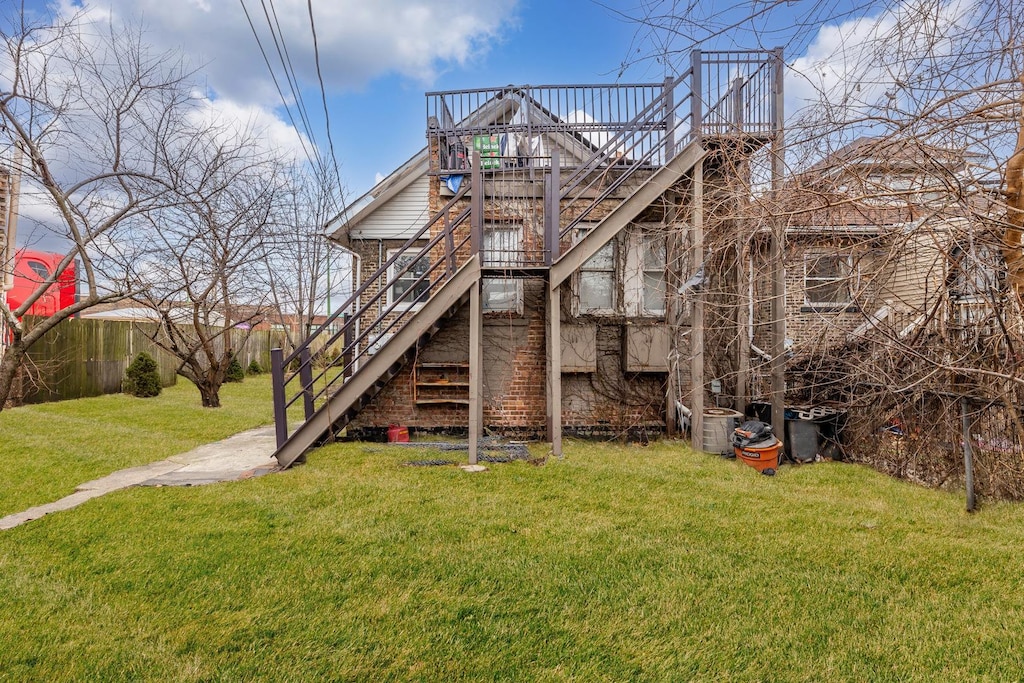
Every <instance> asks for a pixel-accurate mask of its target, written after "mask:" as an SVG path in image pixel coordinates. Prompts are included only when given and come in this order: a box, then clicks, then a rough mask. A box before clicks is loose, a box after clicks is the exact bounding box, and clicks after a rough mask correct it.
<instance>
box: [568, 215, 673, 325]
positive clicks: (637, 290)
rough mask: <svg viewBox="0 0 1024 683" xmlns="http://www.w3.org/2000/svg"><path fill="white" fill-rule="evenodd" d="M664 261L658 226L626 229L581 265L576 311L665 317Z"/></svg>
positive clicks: (664, 255) (663, 248) (662, 238)
mask: <svg viewBox="0 0 1024 683" xmlns="http://www.w3.org/2000/svg"><path fill="white" fill-rule="evenodd" d="M584 234H586V232H585V231H584V230H582V229H581V230H580V237H581V238H582V235H584ZM665 264H666V242H665V235H664V234H663V232H662V231H661V230H660V226H646V227H634V228H631V229H628V230H627V231H625V232H624V233H622V234H620V235H619V236H618V237H616V238H615V239H613V240H611V241H610V242H608V244H606V245H604V246H603V247H602V248H601V249H600V250H599V251H598V252H597V253H596V254H594V256H592V257H591V258H590V260H589V261H587V262H586V263H585V264H584V265H583V267H582V268H580V272H579V279H578V292H579V313H580V314H591V315H593V314H598V315H600V314H619V315H626V316H631V317H632V316H664V315H665V291H666V290H665ZM620 297H621V301H620V300H619V299H620Z"/></svg>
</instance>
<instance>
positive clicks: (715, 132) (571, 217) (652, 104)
mask: <svg viewBox="0 0 1024 683" xmlns="http://www.w3.org/2000/svg"><path fill="white" fill-rule="evenodd" d="M781 69H782V51H781V50H780V49H777V50H772V51H763V50H750V51H746V50H737V51H729V52H702V51H700V50H694V52H693V54H692V60H691V64H690V67H689V68H688V69H687V70H686V71H684V72H683V73H681V74H680V75H679V76H678V77H676V78H675V79H673V80H671V81H670V82H667V83H666V85H665V87H664V88H663V89H662V91H661V93H660V94H659V95H658V96H657V97H654V98H652V99H651V100H650V101H649V102H648V104H647V105H646V106H645V107H644V108H643V109H641V110H640V111H639V112H638V113H637V114H636V116H635V117H634V118H633V119H632V120H631V121H630V122H629V123H627V124H626V125H624V126H622V127H621V128H620V129H619V130H618V131H617V132H616V133H615V134H614V135H610V136H609V137H608V139H607V140H606V141H605V142H604V144H602V145H601V147H600V148H599V149H598V150H597V151H596V152H594V154H593V155H592V156H591V157H590V159H588V160H587V161H586V162H585V163H583V164H582V165H580V166H579V167H577V168H575V169H573V170H572V171H571V172H569V173H567V174H566V175H565V176H564V177H563V178H562V182H561V191H560V193H559V201H558V206H559V208H560V212H561V214H562V215H563V216H564V217H565V218H566V219H567V221H565V222H564V225H562V223H561V222H560V227H561V229H560V233H559V239H558V240H557V241H556V243H555V247H556V248H557V246H558V243H559V242H562V241H563V240H570V241H571V237H572V232H573V230H574V229H575V228H576V227H577V226H578V225H579V224H580V223H581V222H584V221H587V220H588V219H589V218H590V217H591V215H592V214H593V212H594V210H595V209H596V208H597V207H598V206H600V205H601V204H602V203H603V202H604V201H605V200H607V199H608V198H609V197H611V196H612V195H613V194H614V193H615V192H616V191H618V190H619V189H620V188H621V187H623V185H625V184H626V183H627V182H628V181H629V180H630V179H632V178H634V177H637V174H638V173H639V172H640V171H650V170H651V169H654V168H658V167H661V166H663V165H665V164H666V163H668V162H669V161H671V159H672V158H673V157H674V156H675V154H676V153H677V152H678V151H680V150H681V149H682V147H684V146H685V145H687V144H688V143H690V142H692V141H695V140H700V139H701V138H702V137H704V136H729V135H740V136H755V137H763V138H767V137H768V136H771V135H774V134H775V133H776V132H777V131H778V130H779V126H780V125H781V114H780V112H779V108H780V107H781V101H780V98H779V97H777V95H778V94H779V92H780V87H781V78H780V76H781V73H782V71H781ZM677 95H681V96H678V97H677ZM698 122H699V123H698Z"/></svg>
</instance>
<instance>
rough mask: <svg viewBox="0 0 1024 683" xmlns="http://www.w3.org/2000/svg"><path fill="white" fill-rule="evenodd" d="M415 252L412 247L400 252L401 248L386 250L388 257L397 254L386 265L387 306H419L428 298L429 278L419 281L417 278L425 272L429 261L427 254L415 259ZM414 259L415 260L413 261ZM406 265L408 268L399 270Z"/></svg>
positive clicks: (404, 307)
mask: <svg viewBox="0 0 1024 683" xmlns="http://www.w3.org/2000/svg"><path fill="white" fill-rule="evenodd" d="M400 252H401V253H400ZM417 253H418V252H417V251H413V250H412V249H409V250H407V251H405V252H402V250H401V249H389V250H388V259H390V258H391V257H392V256H394V255H395V254H399V256H398V258H396V259H395V262H394V263H392V264H391V265H390V266H389V267H388V282H389V283H390V285H389V286H388V305H389V306H395V307H396V308H399V309H401V310H406V309H410V308H419V307H420V306H422V305H423V302H425V301H426V300H427V298H429V294H430V278H429V277H424V278H423V279H422V280H420V281H419V282H417V280H419V278H420V276H422V275H425V274H426V272H427V270H428V269H429V267H430V261H429V259H428V257H427V256H423V257H421V258H419V259H416V254H417ZM414 259H416V260H415V261H414ZM410 264H411V265H410ZM406 266H409V268H408V270H406V271H405V272H404V273H403V272H401V271H402V269H403V268H405V267H406Z"/></svg>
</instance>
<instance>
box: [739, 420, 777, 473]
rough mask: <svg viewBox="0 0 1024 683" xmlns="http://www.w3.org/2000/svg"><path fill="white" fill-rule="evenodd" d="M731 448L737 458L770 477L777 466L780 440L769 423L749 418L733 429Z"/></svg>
mask: <svg viewBox="0 0 1024 683" xmlns="http://www.w3.org/2000/svg"><path fill="white" fill-rule="evenodd" d="M732 449H733V452H734V453H735V454H736V457H737V458H738V459H739V460H742V461H743V462H745V463H746V464H748V465H750V466H751V467H753V468H754V469H755V470H757V471H758V472H760V473H761V474H764V475H767V476H769V477H771V476H774V475H775V470H776V469H778V467H779V453H781V452H782V442H781V441H779V440H778V439H777V438H776V437H775V434H773V433H772V426H771V425H770V424H767V423H765V422H758V421H757V420H749V421H747V422H744V423H743V424H741V425H740V426H739V427H737V428H736V429H735V430H734V431H733V433H732Z"/></svg>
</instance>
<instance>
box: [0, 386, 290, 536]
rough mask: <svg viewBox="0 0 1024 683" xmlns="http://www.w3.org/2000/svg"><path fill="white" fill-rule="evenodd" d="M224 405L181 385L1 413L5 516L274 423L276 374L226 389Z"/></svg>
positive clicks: (1, 509)
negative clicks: (213, 405) (204, 400)
mask: <svg viewBox="0 0 1024 683" xmlns="http://www.w3.org/2000/svg"><path fill="white" fill-rule="evenodd" d="M221 400H222V403H223V406H222V407H221V408H217V409H212V410H211V409H208V408H203V407H202V406H201V405H200V403H199V392H198V391H197V390H196V388H195V387H194V386H193V385H192V384H191V383H190V382H187V381H185V380H179V381H178V383H177V385H175V386H173V387H167V388H165V389H164V390H163V393H161V394H160V396H158V397H156V398H146V399H142V398H135V397H134V396H128V395H125V394H114V395H111V396H100V397H97V398H90V399H84V400H79V401H60V402H57V403H44V404H39V405H29V406H23V407H20V408H10V409H7V410H4V411H2V412H0V435H2V438H0V482H2V485H0V517H2V516H4V515H7V514H10V513H12V512H18V511H20V510H23V509H25V508H28V507H31V506H33V505H40V504H42V503H49V502H52V501H54V500H57V499H58V498H61V497H63V496H66V495H68V494H70V493H72V492H74V490H75V486H77V485H78V484H81V483H83V482H86V481H89V480H91V479H96V478H97V477H102V476H104V475H107V474H110V473H111V472H113V471H115V470H119V469H123V468H125V467H132V466H134V465H141V464H144V463H149V462H154V461H156V460H162V459H164V458H167V457H169V456H172V455H175V454H177V453H182V452H184V451H188V450H190V449H192V448H195V447H196V446H198V445H200V444H204V443H209V442H211V441H218V440H220V439H223V438H226V437H228V436H231V435H232V434H235V433H237V432H240V431H244V430H246V429H252V428H253V427H258V426H260V425H265V424H269V423H270V422H272V420H273V418H272V412H273V411H272V407H271V404H270V378H269V376H266V375H264V376H260V377H249V378H246V380H245V381H244V382H241V383H234V384H225V385H224V387H223V389H222V390H221Z"/></svg>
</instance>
